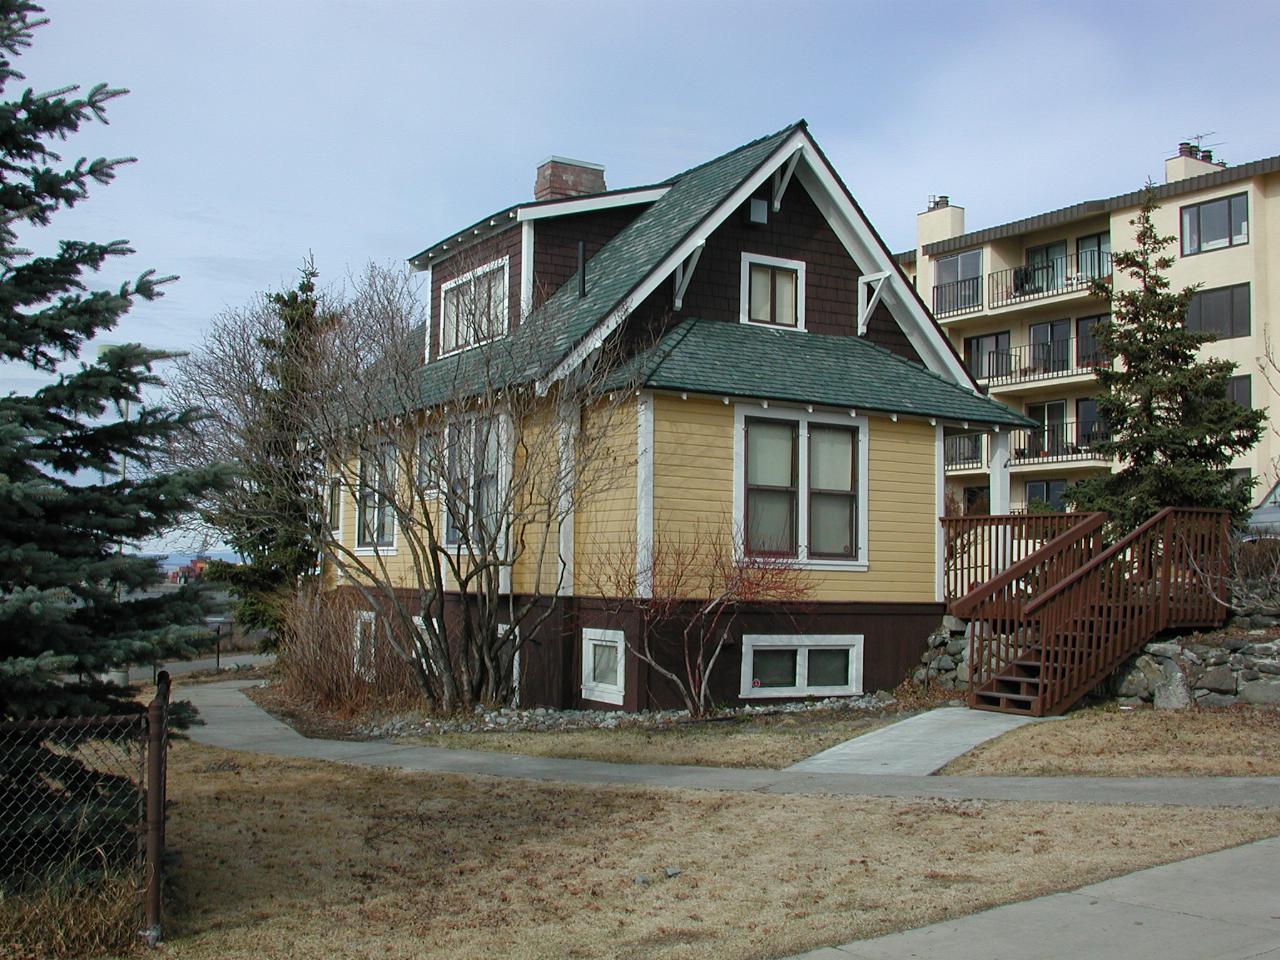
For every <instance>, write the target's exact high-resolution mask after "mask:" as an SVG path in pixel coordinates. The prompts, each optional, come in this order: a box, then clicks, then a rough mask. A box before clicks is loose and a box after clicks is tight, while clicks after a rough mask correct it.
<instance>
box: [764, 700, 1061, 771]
mask: <svg viewBox="0 0 1280 960" xmlns="http://www.w3.org/2000/svg"><path fill="white" fill-rule="evenodd" d="M1036 722H1038V721H1037V718H1035V717H1020V716H1014V715H1011V714H1007V713H991V712H990V711H986V710H966V709H965V708H964V707H943V708H941V709H938V710H929V711H927V712H925V713H921V714H917V715H916V716H914V717H908V718H907V719H906V720H899V721H898V722H897V723H891V724H889V726H887V727H881V728H880V729H879V730H872V731H871V732H870V733H864V734H863V735H862V736H860V737H854V738H853V739H852V740H846V741H845V742H844V743H839V744H836V745H835V746H834V747H832V748H831V749H829V750H823V751H822V752H821V753H815V754H814V755H813V756H812V757H809V758H808V759H805V760H801V761H800V762H799V763H797V764H793V765H792V766H790V767H788V768H787V769H788V770H791V771H795V772H801V773H866V774H879V775H885V774H894V773H897V774H907V775H911V776H920V777H927V776H928V775H929V774H931V773H933V772H934V771H935V770H941V769H942V768H943V767H945V766H946V765H947V764H948V763H950V762H951V761H952V760H954V759H955V758H956V757H958V756H960V755H961V754H965V753H968V752H969V751H970V750H972V749H973V748H974V747H976V746H977V745H978V744H980V743H983V742H985V741H987V740H990V739H992V738H993V737H998V736H1000V734H1002V733H1008V732H1009V731H1010V730H1016V729H1017V728H1018V727H1021V726H1024V725H1025V724H1028V723H1036Z"/></svg>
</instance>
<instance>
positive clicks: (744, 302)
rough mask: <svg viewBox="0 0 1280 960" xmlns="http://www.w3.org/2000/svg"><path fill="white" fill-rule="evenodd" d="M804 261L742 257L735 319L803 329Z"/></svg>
mask: <svg viewBox="0 0 1280 960" xmlns="http://www.w3.org/2000/svg"><path fill="white" fill-rule="evenodd" d="M804 271H805V262H804V261H803V260H784V259H783V258H782V257H766V256H765V255H764V254H762V253H746V252H744V253H743V254H742V282H741V290H740V292H739V300H738V320H739V321H740V322H742V323H755V324H760V325H762V326H766V327H777V328H778V329H780V330H803V329H804Z"/></svg>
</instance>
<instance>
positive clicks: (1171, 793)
mask: <svg viewBox="0 0 1280 960" xmlns="http://www.w3.org/2000/svg"><path fill="white" fill-rule="evenodd" d="M255 682H256V681H252V680H228V681H224V682H219V683H208V684H201V685H199V686H193V687H189V688H187V689H185V690H183V697H184V698H186V699H189V700H190V701H191V702H192V703H193V704H195V706H196V707H197V708H198V709H199V710H200V714H201V716H202V718H203V719H204V721H205V725H204V726H196V727H193V728H192V729H191V730H190V731H189V734H190V736H191V738H192V739H193V740H197V741H199V742H201V743H207V744H209V745H211V746H216V747H226V748H229V749H232V750H245V751H248V752H251V753H263V754H274V755H278V756H287V757H304V758H310V759H316V760H334V761H337V762H340V763H352V764H359V765H361V766H369V767H395V768H399V769H402V770H421V771H430V772H434V773H458V774H469V775H481V776H492V777H513V778H516V779H526V780H544V781H556V782H563V783H579V784H616V785H636V786H646V787H679V788H684V789H695V790H757V791H761V792H766V793H781V794H785V793H810V794H840V795H846V796H875V797H938V798H944V799H955V800H1053V801H1062V802H1072V803H1133V804H1143V805H1153V804H1154V805H1160V804H1173V805H1179V806H1206V807H1209V806H1238V807H1280V777H1127V778H1110V777H1107V778H1104V777H929V776H907V775H885V774H870V775H869V774H852V773H835V772H826V771H816V772H815V771H812V770H794V769H792V770H744V769H727V768H720V767H686V766H665V765H657V764H638V763H637V764H630V763H604V762H600V761H594V760H561V759H555V758H550V757H524V756H517V755H513V754H505V753H495V752H490V751H485V750H448V749H443V748H440V747H423V746H412V745H406V744H397V743H392V742H390V741H386V740H375V741H348V740H312V739H308V738H306V737H303V736H302V735H301V734H299V733H297V732H296V731H294V730H293V729H292V728H291V727H289V726H286V725H285V724H283V723H281V722H280V721H278V720H276V719H275V718H273V717H271V716H270V715H269V714H267V713H266V712H265V711H263V710H261V709H260V708H259V707H258V706H257V705H256V704H255V703H253V701H251V700H249V699H248V698H247V697H246V696H244V694H243V693H241V690H242V689H243V688H244V687H247V686H250V685H252V684H253V683H255ZM1277 912H1280V911H1277ZM1278 960H1280V958H1278Z"/></svg>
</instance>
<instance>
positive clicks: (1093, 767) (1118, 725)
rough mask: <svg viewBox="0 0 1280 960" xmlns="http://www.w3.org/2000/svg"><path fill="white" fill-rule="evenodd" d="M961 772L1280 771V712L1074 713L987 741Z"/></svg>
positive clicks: (949, 770) (1107, 709)
mask: <svg viewBox="0 0 1280 960" xmlns="http://www.w3.org/2000/svg"><path fill="white" fill-rule="evenodd" d="M941 773H942V774H944V775H961V776H1031V777H1036V776H1041V777H1055V776H1083V777H1131V776H1132V777H1142V776H1165V777H1169V776H1197V777H1202V776H1280V712H1278V711H1275V710H1267V709H1258V708H1254V707H1243V706H1241V707H1230V708H1225V709H1213V710H1198V709H1190V710H1154V709H1151V708H1149V707H1144V708H1140V709H1137V710H1119V709H1116V708H1115V707H1114V706H1110V705H1108V706H1104V707H1090V708H1087V709H1083V710H1076V711H1074V712H1072V713H1069V714H1067V716H1066V717H1065V718H1063V719H1061V720H1054V721H1052V722H1049V723H1033V724H1028V725H1027V726H1024V727H1019V728H1018V729H1016V730H1013V731H1010V732H1009V733H1006V734H1004V735H1003V736H1001V737H998V738H997V739H995V740H989V741H987V742H986V743H984V744H982V745H980V746H979V747H977V748H976V749H974V750H971V751H970V752H969V753H967V754H965V755H964V756H962V757H958V758H957V759H955V760H953V761H952V762H951V763H949V764H947V766H946V767H944V768H943V769H942V771H941Z"/></svg>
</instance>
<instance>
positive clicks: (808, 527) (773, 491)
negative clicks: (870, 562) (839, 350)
mask: <svg viewBox="0 0 1280 960" xmlns="http://www.w3.org/2000/svg"><path fill="white" fill-rule="evenodd" d="M739 416H740V417H741V433H740V436H741V437H742V448H741V455H742V457H741V460H742V462H741V468H742V469H741V476H740V480H739V482H740V486H739V487H738V490H739V491H740V494H739V495H738V497H737V498H738V503H739V507H740V509H741V514H740V519H741V523H742V531H743V544H742V546H743V549H744V551H745V552H746V553H747V554H749V555H753V556H771V557H789V558H794V559H797V560H800V561H813V562H815V563H819V564H821V563H824V562H837V563H838V562H841V561H843V562H855V561H857V562H861V561H865V559H866V558H865V556H864V554H865V542H866V533H865V530H866V517H865V513H866V504H865V502H864V501H865V489H866V488H865V483H866V477H865V472H866V450H865V433H864V429H865V427H864V423H865V421H861V420H859V421H858V422H857V423H853V424H851V423H849V422H848V418H845V419H844V420H843V421H842V420H841V418H839V417H837V416H827V415H822V414H808V415H802V416H798V417H794V418H792V417H786V416H778V417H772V416H771V417H757V416H746V415H745V414H743V412H742V411H741V409H740V410H739Z"/></svg>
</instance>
